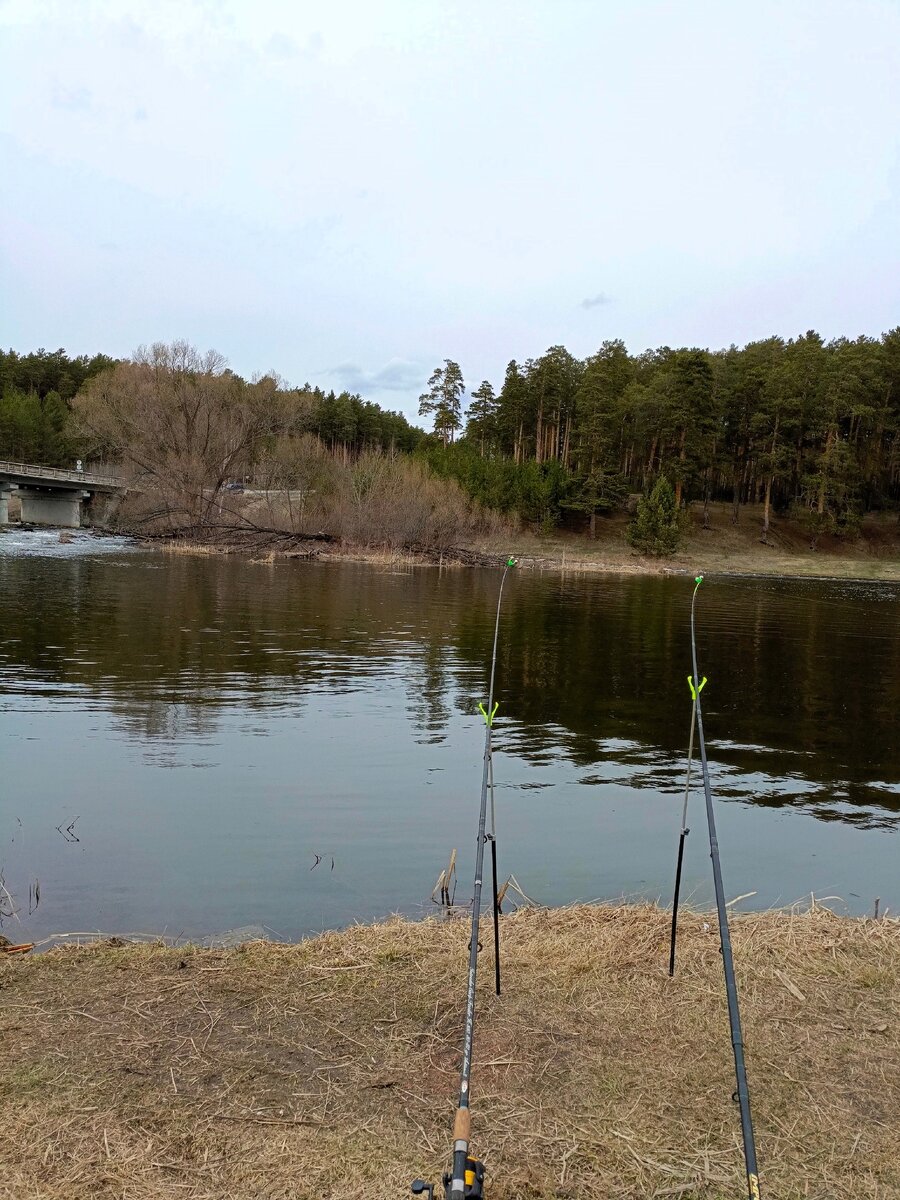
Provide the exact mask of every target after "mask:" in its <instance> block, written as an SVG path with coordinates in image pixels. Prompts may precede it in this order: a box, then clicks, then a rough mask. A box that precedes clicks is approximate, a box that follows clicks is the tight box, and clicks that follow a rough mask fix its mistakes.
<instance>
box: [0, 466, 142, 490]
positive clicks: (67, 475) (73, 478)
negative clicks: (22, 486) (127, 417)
mask: <svg viewBox="0 0 900 1200" xmlns="http://www.w3.org/2000/svg"><path fill="white" fill-rule="evenodd" d="M0 475H13V476H15V477H16V478H19V479H21V478H23V477H27V478H29V479H48V480H59V481H60V482H62V483H74V484H79V483H84V484H93V485H94V487H109V488H120V487H124V484H123V482H122V480H121V479H119V478H117V477H116V476H115V475H98V474H96V473H95V472H94V471H72V470H67V469H65V468H60V467H42V466H38V465H36V464H35V463H21V462H7V461H4V460H3V459H0Z"/></svg>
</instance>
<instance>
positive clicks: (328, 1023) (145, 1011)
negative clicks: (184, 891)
mask: <svg viewBox="0 0 900 1200" xmlns="http://www.w3.org/2000/svg"><path fill="white" fill-rule="evenodd" d="M668 919H669V918H668V914H666V913H665V912H664V911H663V910H660V909H657V908H655V907H653V906H648V905H642V906H610V907H593V906H578V907H573V908H569V909H557V910H540V909H532V908H525V909H522V910H520V911H519V912H517V913H515V914H514V915H512V916H509V917H505V918H504V919H503V938H504V959H505V962H504V968H505V972H506V981H507V987H506V989H505V992H504V995H503V997H502V998H501V999H499V1000H498V999H497V998H496V997H495V996H494V995H493V993H492V991H491V978H490V974H491V973H490V971H489V970H483V971H482V986H481V987H480V999H479V1021H478V1027H477V1033H476V1044H475V1067H474V1073H473V1094H474V1099H473V1113H474V1129H473V1144H474V1146H475V1148H476V1149H477V1151H478V1153H479V1154H480V1155H481V1156H483V1157H484V1158H485V1160H486V1162H487V1164H488V1169H489V1176H488V1185H489V1189H490V1190H489V1195H490V1197H491V1200H513V1198H516V1200H522V1198H531V1200H538V1198H544V1197H547V1198H550V1197H556V1198H561V1197H570V1198H574V1197H577V1198H578V1200H601V1198H603V1200H607V1198H609V1200H612V1198H617V1200H626V1198H628V1200H631V1198H634V1200H636V1198H637V1197H641V1198H646V1197H678V1198H681V1200H691V1198H695V1200H696V1198H700V1197H703V1198H705V1200H712V1198H719V1197H722V1198H724V1197H726V1196H727V1197H733V1196H739V1195H741V1194H742V1171H741V1155H740V1148H739V1137H738V1116H737V1110H736V1106H735V1105H734V1104H733V1103H732V1101H731V1093H732V1090H733V1087H734V1076H733V1064H732V1061H731V1050H730V1044H729V1039H728V1023H727V1019H726V1012H725V1000H724V994H723V986H722V971H721V961H720V956H719V951H718V939H717V936H716V932H715V927H714V924H713V923H712V922H711V921H710V919H709V918H707V917H704V916H703V915H702V914H695V913H686V914H685V915H684V917H683V922H682V925H681V937H680V943H679V970H678V974H677V976H676V978H675V979H674V980H670V979H669V978H668V976H667V974H666V948H667V932H668ZM733 939H734V949H735V962H736V967H737V973H738V982H739V986H740V989H741V1001H742V1006H743V1014H744V1022H745V1034H746V1041H747V1049H748V1067H749V1073H750V1084H751V1089H752V1098H753V1105H754V1112H755V1120H756V1127H757V1137H758V1143H759V1153H760V1163H761V1175H762V1181H763V1187H764V1194H765V1195H766V1196H767V1197H770V1198H771V1200H795V1198H799V1197H804V1198H806V1200H845V1198H847V1197H853V1198H854V1200H888V1197H897V1196H900V1154H898V1152H897V1146H898V1144H900V1021H898V1016H900V921H897V920H895V919H883V920H880V921H874V920H871V919H866V920H849V919H846V918H840V917H837V916H834V915H833V914H832V913H830V912H828V911H827V910H826V909H822V908H820V907H815V906H814V907H813V909H812V910H811V911H808V912H804V913H799V912H775V913H763V914H753V915H741V916H735V917H734V925H733ZM467 940H468V927H467V924H466V922H462V921H440V920H431V921H425V922H420V923H410V922H406V921H402V920H393V921H389V922H387V923H385V924H380V925H374V926H367V927H362V926H359V927H352V928H350V929H348V930H346V931H344V932H341V933H329V934H325V935H323V936H321V937H318V938H315V939H312V940H310V941H306V942H303V943H301V944H299V945H292V946H283V945H274V944H270V943H264V942H254V943H250V944H248V945H245V946H244V947H242V948H240V949H237V950H229V951H208V950H198V949H193V948H185V947H182V948H176V949H172V948H166V947H163V946H154V945H146V944H145V945H130V946H125V947H112V946H110V945H109V944H105V945H98V946H92V947H88V948H72V947H70V948H67V949H64V950H57V951H53V952H50V953H48V954H44V955H41V956H39V957H33V958H32V959H31V960H30V961H29V960H21V959H16V960H13V961H3V962H0V1028H2V1029H3V1035H4V1036H3V1042H4V1053H3V1056H2V1060H0V1116H2V1129H3V1137H2V1139H0V1196H3V1197H13V1196H14V1197H16V1198H17V1200H26V1198H34V1200H37V1198H38V1197H40V1198H41V1200H60V1198H62V1197H78V1198H81V1197H88V1196H91V1197H128V1198H129V1200H142V1198H145V1197H146V1198H150V1197H153V1198H162V1197H166V1198H168V1197H176V1196H177V1197H189V1198H190V1200H211V1198H213V1197H216V1198H224V1197H248V1198H250V1197H254V1198H255V1197H266V1198H271V1200H275V1198H282V1197H283V1198H285V1200H287V1198H288V1197H292V1198H295V1197H319V1198H323V1197H334V1198H335V1200H337V1198H338V1197H344V1198H348V1200H350V1198H353V1197H363V1196H365V1197H371V1196H376V1195H377V1196H392V1195H394V1196H398V1197H400V1196H403V1195H406V1194H408V1192H407V1188H408V1184H409V1181H410V1179H412V1178H413V1176H415V1175H417V1174H424V1175H426V1177H431V1178H435V1177H436V1176H438V1175H439V1174H440V1171H441V1170H442V1169H443V1168H444V1166H445V1164H446V1162H447V1159H448V1149H449V1137H450V1134H449V1120H450V1117H451V1114H452V1110H453V1107H454V1101H455V1087H456V1082H457V1070H458V1055H459V1045H460V1035H461V1021H462V1015H463V993H464V971H465V958H466V942H467ZM485 943H486V946H489V944H490V938H489V937H488V936H486V937H485ZM485 953H486V954H489V950H488V949H486V951H485ZM385 1147H387V1158H386V1159H385V1156H384V1148H385ZM385 1171H386V1173H387V1177H386V1180H385V1176H384V1172H385Z"/></svg>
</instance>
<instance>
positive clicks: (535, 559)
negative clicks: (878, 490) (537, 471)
mask: <svg viewBox="0 0 900 1200" xmlns="http://www.w3.org/2000/svg"><path fill="white" fill-rule="evenodd" d="M689 511H690V522H689V525H688V530H687V534H686V536H685V539H684V542H683V543H682V545H681V547H680V549H679V551H678V553H677V554H676V555H674V556H673V557H672V558H661V559H660V558H653V557H650V556H647V555H643V554H639V553H638V552H637V551H636V550H633V549H632V548H631V546H629V545H628V542H627V540H626V531H627V528H628V522H629V519H630V518H629V517H628V516H627V514H625V513H616V514H615V515H613V516H611V517H606V518H603V519H602V520H599V521H598V522H597V531H598V536H597V538H596V540H594V541H592V540H591V539H590V538H589V537H586V536H584V535H582V534H565V533H557V534H554V535H551V536H549V537H541V536H538V535H534V534H528V533H525V534H521V535H519V536H518V537H517V538H516V539H515V540H514V549H515V551H516V552H517V553H518V554H519V555H520V557H521V565H522V566H523V567H526V568H527V567H534V568H536V569H539V570H550V571H558V570H566V571H589V572H590V571H599V572H604V571H608V572H615V573H622V574H654V575H658V574H666V573H670V572H677V573H689V574H693V573H694V572H696V571H702V572H704V573H705V574H716V573H723V574H729V575H774V576H779V577H791V576H795V577H801V578H816V577H826V578H839V579H872V580H885V581H890V582H900V522H898V520H897V516H896V514H894V513H872V514H869V515H868V516H867V517H866V518H865V519H864V520H863V523H862V527H861V530H860V536H859V537H856V538H838V537H833V536H828V537H822V538H820V539H819V545H818V548H817V549H816V550H812V549H811V548H810V544H809V535H808V534H806V533H805V532H804V531H803V529H802V528H801V527H800V525H799V524H798V523H797V522H796V521H795V520H793V519H791V518H789V517H775V518H773V520H772V527H771V529H770V531H769V544H768V545H763V544H762V543H761V541H760V534H761V530H762V506H761V505H744V506H743V507H742V508H741V518H740V522H739V524H738V525H732V523H731V506H730V505H727V504H712V505H711V506H710V528H709V529H704V528H703V511H702V505H698V504H693V505H691V506H690V510H689ZM506 545H507V541H504V540H503V539H502V538H499V539H498V538H492V539H482V540H481V541H480V542H478V546H479V548H480V549H482V550H496V551H499V552H502V550H503V549H504V548H505V547H506Z"/></svg>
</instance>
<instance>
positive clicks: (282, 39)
mask: <svg viewBox="0 0 900 1200" xmlns="http://www.w3.org/2000/svg"><path fill="white" fill-rule="evenodd" d="M324 44H325V39H324V38H323V37H322V34H321V33H320V32H319V30H317V29H316V30H314V31H313V32H312V33H311V34H310V35H309V37H308V38H307V39H306V44H305V45H304V46H302V47H301V46H299V45H298V44H297V42H296V41H295V40H294V38H292V37H291V36H290V34H287V33H279V32H275V33H273V34H272V35H271V36H270V37H269V39H268V41H267V42H266V44H265V49H266V51H267V53H269V54H271V55H272V56H273V57H274V58H296V57H297V56H298V55H300V56H302V57H303V58H317V57H318V56H319V54H320V53H321V50H322V47H323V45H324Z"/></svg>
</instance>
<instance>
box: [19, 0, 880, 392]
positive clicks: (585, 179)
mask: <svg viewBox="0 0 900 1200" xmlns="http://www.w3.org/2000/svg"><path fill="white" fill-rule="evenodd" d="M898 146H900V0H809V2H808V0H777V2H771V0H749V2H744V0H726V2H725V3H722V2H721V0H718V2H714V0H681V2H680V3H674V2H670V0H667V2H662V0H659V2H651V0H512V2H508V0H476V2H468V0H463V2H454V0H359V2H357V0H327V2H324V3H322V2H319V0H152V2H145V0H0V344H3V345H4V346H6V347H13V348H15V349H17V350H20V351H26V350H30V349H36V348H37V347H39V346H44V347H46V348H48V349H55V348H57V347H59V346H62V347H65V348H66V349H67V350H68V351H69V352H70V353H73V354H80V353H93V352H96V351H103V352H104V353H107V354H112V355H115V356H122V357H124V356H127V355H129V354H130V353H131V352H132V351H133V350H134V349H135V348H136V347H137V346H138V345H140V344H142V343H149V342H153V341H169V340H171V339H173V338H178V337H182V338H187V339H188V340H190V341H191V342H193V343H195V344H196V345H197V346H198V347H200V348H201V349H204V350H205V349H207V348H209V347H214V348H216V349H217V350H219V351H221V352H222V353H223V354H224V355H226V357H227V358H228V360H229V362H230V365H231V366H232V368H233V369H234V370H236V371H238V372H239V373H240V374H242V375H245V376H246V377H248V378H249V377H252V376H253V375H254V374H255V373H261V372H265V371H271V370H274V371H277V372H278V374H279V375H280V376H281V377H283V378H284V379H285V380H286V381H287V382H289V383H292V384H300V383H303V382H305V381H309V382H311V383H314V384H319V385H320V386H322V387H325V388H332V387H333V388H335V389H336V390H340V389H341V388H347V389H349V390H351V391H359V392H360V393H362V394H363V395H364V396H366V397H367V398H369V399H373V400H376V401H377V402H378V403H380V404H382V405H384V406H385V407H388V408H392V409H399V410H401V411H404V412H406V414H407V415H410V416H414V415H415V413H416V410H417V398H418V395H419V393H420V392H421V391H422V390H423V388H424V384H425V381H426V379H427V378H428V376H429V374H430V373H431V371H432V370H433V368H434V367H435V366H436V365H437V364H438V363H440V362H441V360H442V359H444V358H452V359H454V360H456V361H457V362H459V363H460V364H461V366H462V369H463V373H464V376H465V379H466V381H467V383H468V384H469V386H470V387H474V386H477V384H478V383H479V382H480V381H481V380H482V379H484V378H487V379H489V380H491V381H492V382H493V383H494V385H495V386H496V387H498V388H499V385H500V384H501V383H502V379H503V372H504V369H505V366H506V363H507V362H508V361H509V359H511V358H516V359H518V360H520V361H521V360H524V359H527V358H529V357H534V356H537V355H539V354H541V353H543V351H544V350H546V349H547V348H548V347H549V346H552V345H557V344H563V345H565V346H566V347H567V348H568V349H569V350H570V351H571V352H572V353H573V354H575V355H577V356H578V357H584V356H586V355H588V354H590V353H592V352H593V351H595V350H596V349H597V348H598V347H599V346H600V344H601V343H602V342H603V341H604V340H605V339H608V338H616V337H619V338H622V339H623V340H624V341H625V342H626V344H627V345H628V347H629V349H631V350H632V351H640V350H642V349H645V348H647V347H649V346H660V345H671V346H678V345H689V346H694V345H699V346H710V347H720V346H727V345H730V344H732V343H736V344H743V343H745V342H747V341H750V340H753V339H754V338H760V337H765V336H769V335H771V334H781V335H783V336H785V337H789V336H794V335H796V334H798V333H801V332H804V331H806V330H807V329H817V330H818V331H819V332H820V333H821V334H822V335H823V336H825V337H826V338H829V337H836V336H839V335H843V334H846V335H848V336H857V335H859V334H863V333H864V334H870V335H876V336H877V335H878V334H880V333H881V332H883V331H884V330H886V329H889V328H892V327H894V326H896V325H898V324H900V159H898Z"/></svg>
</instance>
